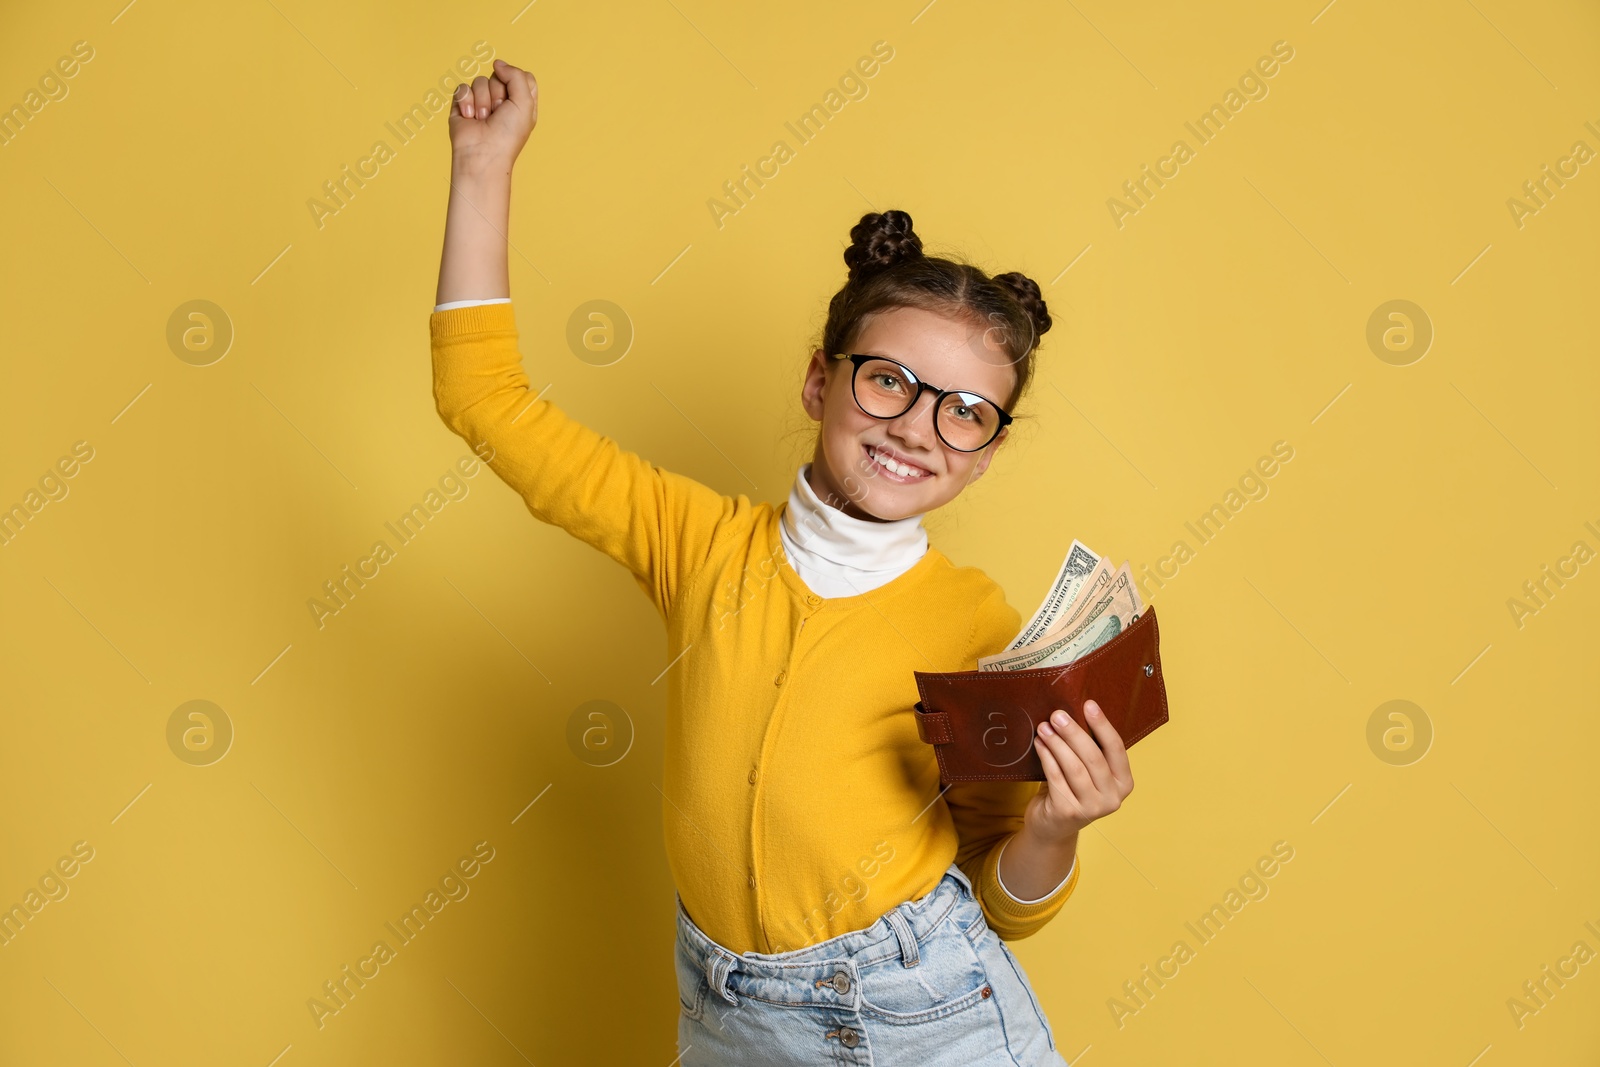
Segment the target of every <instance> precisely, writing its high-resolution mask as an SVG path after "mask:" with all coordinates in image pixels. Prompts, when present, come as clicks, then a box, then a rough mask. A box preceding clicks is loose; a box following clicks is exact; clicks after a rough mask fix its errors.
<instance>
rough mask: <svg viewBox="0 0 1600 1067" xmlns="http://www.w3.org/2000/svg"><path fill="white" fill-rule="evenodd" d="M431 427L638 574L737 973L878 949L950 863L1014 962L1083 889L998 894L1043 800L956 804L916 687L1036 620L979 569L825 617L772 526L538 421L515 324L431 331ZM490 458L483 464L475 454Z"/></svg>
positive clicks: (694, 841)
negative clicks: (877, 940) (924, 728)
mask: <svg viewBox="0 0 1600 1067" xmlns="http://www.w3.org/2000/svg"><path fill="white" fill-rule="evenodd" d="M428 325H429V332H430V334H431V336H432V341H433V393H434V401H435V404H436V406H437V408H438V412H439V416H440V418H442V419H443V420H444V422H445V424H446V425H447V426H449V427H450V429H451V430H453V431H455V432H456V433H458V434H460V435H461V436H462V437H463V438H464V439H465V440H466V441H467V443H468V444H469V445H472V446H474V447H478V446H480V445H481V444H483V443H487V444H488V445H489V446H490V447H492V448H493V449H494V452H493V459H492V461H491V462H490V467H491V468H492V469H493V470H494V472H495V473H496V474H498V475H499V476H500V477H501V478H502V479H504V480H505V481H506V482H507V484H509V485H510V486H511V487H512V488H513V489H515V490H516V491H517V492H518V493H519V494H521V496H522V498H523V500H524V501H525V502H526V503H527V506H528V510H529V511H530V512H532V513H533V515H534V517H535V518H537V519H539V520H540V521H542V522H547V523H553V524H555V525H557V526H560V527H561V528H562V529H564V530H566V531H567V532H568V533H570V534H571V535H572V536H574V537H576V538H578V539H579V540H581V541H584V542H585V543H587V544H589V545H592V546H593V547H595V548H597V549H599V550H600V551H601V552H604V553H605V554H606V555H607V556H610V557H611V558H612V559H614V560H616V561H617V562H618V563H620V564H622V565H623V566H624V567H626V568H627V569H628V570H629V571H630V572H631V573H632V574H633V576H634V580H635V581H636V582H637V583H638V585H639V587H640V588H641V589H642V590H643V591H644V592H645V594H646V595H647V596H648V597H649V598H650V600H651V602H652V603H653V604H654V605H655V606H656V610H657V611H659V612H660V614H661V616H662V619H663V620H664V621H665V623H666V630H667V648H666V658H667V661H668V662H670V663H672V666H671V668H670V669H669V670H668V672H667V676H666V678H665V680H664V683H665V684H666V686H667V713H666V714H667V721H666V731H665V733H666V756H665V768H664V771H663V786H662V789H663V792H664V793H665V795H666V800H665V802H664V803H663V804H662V812H661V817H662V826H663V829H664V831H665V835H666V852H667V860H668V863H669V864H670V866H671V868H672V875H673V880H674V882H675V883H676V886H677V890H678V894H679V896H680V897H681V898H682V899H683V903H684V908H685V909H686V910H687V911H688V913H689V915H690V917H691V918H692V919H693V920H694V922H695V923H696V924H697V925H698V926H699V927H700V928H701V929H702V930H704V931H705V932H706V934H707V935H709V936H710V937H711V938H712V939H713V940H715V941H717V942H718V943H719V944H721V945H723V946H724V947H725V948H728V949H729V950H731V951H733V952H734V953H744V952H760V953H778V952H789V951H792V950H794V949H797V948H802V947H804V946H807V945H811V944H815V943H817V942H819V941H825V940H827V939H829V938H832V937H836V936H837V935H839V934H842V933H846V932H848V931H851V930H858V929H861V928H863V927H865V926H869V925H871V924H872V923H873V922H874V921H875V920H876V919H878V918H879V917H881V916H882V915H883V914H884V913H885V912H887V911H889V910H890V909H892V908H893V907H895V905H897V904H900V903H903V902H905V901H908V900H913V899H916V898H918V897H920V896H922V895H923V894H925V893H927V892H929V891H930V890H932V889H933V888H934V886H936V885H937V884H938V883H939V879H940V877H941V876H943V874H944V872H945V870H946V868H948V867H949V865H950V864H951V862H952V861H954V862H955V863H957V864H959V866H960V868H961V870H962V871H964V872H965V873H966V874H967V876H968V877H969V878H970V879H971V880H972V883H973V886H974V887H975V890H976V894H977V898H978V900H979V902H980V903H981V905H982V907H983V912H984V915H985V916H986V917H987V919H988V921H989V925H990V926H991V927H993V928H994V930H995V931H996V932H997V933H998V934H999V935H1000V936H1001V937H1002V938H1004V939H1006V940H1016V939H1018V938H1022V937H1027V936H1029V935H1030V934H1033V933H1036V932H1037V931H1038V930H1039V929H1041V928H1042V927H1043V926H1044V924H1045V923H1047V922H1048V921H1049V920H1050V919H1051V918H1052V917H1053V916H1054V915H1055V913H1056V912H1057V911H1059V910H1060V909H1061V906H1062V905H1063V904H1064V903H1066V900H1067V897H1069V896H1070V895H1071V894H1072V891H1073V889H1074V888H1075V887H1076V886H1077V883H1078V875H1079V874H1080V872H1081V870H1082V857H1079V862H1078V864H1077V866H1076V867H1074V869H1073V871H1072V875H1071V877H1070V878H1068V879H1067V881H1066V882H1065V883H1064V884H1063V885H1062V886H1061V887H1060V888H1059V889H1057V891H1056V892H1055V893H1054V894H1052V895H1051V896H1050V897H1047V898H1045V899H1044V900H1042V901H1040V902H1038V903H1035V904H1019V903H1018V902H1017V901H1016V900H1015V899H1013V898H1012V897H1010V896H1009V895H1008V894H1007V893H1006V892H1005V890H1004V889H1003V888H1002V887H1001V885H1000V883H999V880H998V879H997V877H996V874H995V868H996V864H997V862H998V858H999V850H1000V847H1001V845H1002V844H1003V843H1004V842H1005V840H1006V839H1007V838H1009V837H1010V836H1011V835H1012V833H1014V832H1015V831H1016V830H1018V829H1020V828H1021V826H1022V812H1023V810H1024V808H1025V807H1026V805H1027V802H1028V800H1029V798H1031V797H1032V796H1033V795H1034V794H1035V793H1037V792H1038V790H1039V788H1040V784H1039V783H1037V782H983V783H960V784H956V785H953V786H950V787H948V788H947V789H945V790H944V791H943V792H942V793H941V790H940V785H939V768H938V764H937V761H936V760H935V759H934V755H933V749H932V747H931V746H930V745H928V744H927V743H926V742H924V741H922V740H921V739H920V738H919V737H918V736H917V728H916V723H915V721H914V719H913V717H912V716H913V714H914V712H913V711H912V705H913V704H915V703H916V701H917V688H916V681H915V679H914V678H913V676H912V671H913V670H924V671H952V670H971V669H974V668H975V667H976V665H977V658H978V656H980V655H987V654H989V653H992V652H998V651H999V650H1001V649H1002V648H1004V647H1005V645H1006V644H1007V643H1008V642H1009V641H1010V640H1011V638H1012V637H1013V636H1014V635H1015V634H1016V633H1017V631H1018V630H1020V629H1021V626H1022V620H1021V618H1020V617H1019V615H1018V614H1017V611H1016V609H1015V608H1013V607H1011V606H1010V605H1009V604H1007V603H1006V599H1005V595H1004V592H1003V591H1002V590H1001V588H1000V587H999V586H998V585H997V584H996V583H995V582H994V581H993V580H991V579H990V578H989V577H988V576H987V575H985V574H984V573H983V571H981V570H979V569H978V568H976V567H958V566H956V565H954V564H953V563H951V562H950V560H948V559H947V558H946V557H945V556H944V555H943V554H942V553H941V552H939V551H938V550H937V549H935V548H933V547H932V546H929V548H928V551H927V553H926V554H925V555H924V556H923V557H922V558H921V559H920V560H918V561H917V562H916V563H915V564H913V565H912V567H911V569H910V570H908V571H906V572H905V573H904V574H901V575H899V576H898V577H896V578H895V579H893V580H892V581H890V582H888V583H887V584H885V585H883V586H880V587H879V588H877V589H873V590H869V591H868V592H866V593H862V594H859V595H856V596H847V597H832V598H826V599H824V598H822V597H819V596H817V595H816V594H814V593H812V592H811V590H810V589H808V588H806V586H805V584H804V582H802V581H801V579H800V576H799V575H798V574H796V573H795V571H794V569H793V568H792V567H791V566H789V564H788V562H787V561H786V560H785V558H784V555H783V547H782V543H781V541H780V540H779V536H778V528H779V522H780V519H781V517H782V514H783V509H784V508H785V507H787V506H788V502H787V500H785V501H784V502H783V503H782V504H780V505H779V506H778V507H776V508H774V507H773V506H772V505H771V504H768V503H766V502H765V501H754V502H752V501H751V500H750V499H749V498H748V497H746V496H744V495H743V494H740V495H739V496H737V497H729V496H723V495H722V494H720V493H718V492H717V491H716V490H714V489H711V488H709V487H708V486H705V485H702V484H701V483H699V482H697V481H695V480H693V479H692V478H688V477H685V476H683V475H680V474H674V473H672V472H671V471H666V470H662V469H661V468H659V467H657V466H654V465H653V464H651V463H649V462H647V461H646V460H644V459H641V458H640V457H639V456H638V455H636V454H634V453H632V452H627V451H624V450H623V449H622V448H620V447H619V446H618V445H617V443H616V441H614V440H612V439H611V438H609V437H605V436H602V435H601V434H599V433H596V432H595V431H593V430H591V429H589V428H588V427H586V426H584V425H583V424H581V423H579V422H577V421H576V420H574V419H572V418H570V417H569V416H567V415H566V414H565V413H564V412H563V411H561V410H560V409H559V408H558V407H556V406H555V405H554V404H552V403H551V402H550V401H549V400H546V399H539V400H534V399H533V394H532V393H530V392H529V391H528V377H527V375H526V374H525V373H524V372H523V369H522V358H521V355H520V354H519V353H518V350H517V331H516V321H515V318H514V316H513V314H512V310H511V305H510V304H488V305H480V306H477V307H465V308H452V309H449V310H446V311H437V312H434V313H433V314H432V316H431V317H430V319H429V324H428ZM484 451H485V453H486V454H487V450H484Z"/></svg>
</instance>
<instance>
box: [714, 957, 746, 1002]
mask: <svg viewBox="0 0 1600 1067" xmlns="http://www.w3.org/2000/svg"><path fill="white" fill-rule="evenodd" d="M734 962H735V961H734V959H733V957H732V956H729V955H728V954H727V953H725V952H722V951H721V950H719V949H712V950H711V951H710V952H708V953H706V984H707V985H709V986H710V987H711V991H712V992H713V993H716V994H717V995H718V996H720V997H721V998H722V999H723V1000H726V1001H727V1002H728V1003H729V1004H737V1003H739V998H738V997H735V996H734V995H733V992H732V991H731V990H730V989H728V975H729V974H730V973H731V972H732V971H733V965H734Z"/></svg>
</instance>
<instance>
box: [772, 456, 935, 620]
mask: <svg viewBox="0 0 1600 1067" xmlns="http://www.w3.org/2000/svg"><path fill="white" fill-rule="evenodd" d="M810 471H811V464H810V463H803V464H801V465H800V470H799V471H798V472H797V473H796V474H795V478H794V484H793V485H792V486H791V487H790V488H789V506H788V508H786V509H785V510H784V513H783V523H782V524H781V525H780V527H779V529H778V536H779V537H781V538H782V539H783V552H784V555H786V556H787V557H788V558H789V564H790V566H792V567H794V569H795V572H796V573H797V574H799V575H800V578H801V580H802V581H804V582H805V583H806V586H807V587H808V588H810V590H811V591H812V592H813V593H816V594H817V595H818V596H821V597H830V598H831V597H846V596H855V595H856V594H857V593H865V592H867V591H869V590H872V589H876V588H878V587H879V586H880V585H887V584H888V583H889V582H891V581H893V580H894V579H895V578H898V577H899V576H900V575H902V574H904V573H905V572H906V571H908V570H910V569H911V567H912V565H913V564H915V563H916V562H917V560H919V559H921V558H922V557H923V556H924V555H925V554H926V553H927V551H928V531H927V530H925V529H923V527H922V516H921V515H909V516H907V517H906V518H903V519H893V520H891V521H889V522H875V521H872V520H870V519H858V518H855V517H854V516H851V515H846V514H845V513H844V512H843V511H841V510H839V508H837V507H832V506H829V505H828V504H825V503H823V501H822V498H821V497H819V496H817V494H816V492H815V490H813V489H812V488H811V483H810V482H809V481H807V480H806V475H807V474H809V473H810Z"/></svg>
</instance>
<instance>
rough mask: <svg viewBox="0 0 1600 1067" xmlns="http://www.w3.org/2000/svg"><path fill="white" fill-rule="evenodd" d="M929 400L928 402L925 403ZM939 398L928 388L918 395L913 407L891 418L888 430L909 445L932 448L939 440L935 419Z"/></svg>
mask: <svg viewBox="0 0 1600 1067" xmlns="http://www.w3.org/2000/svg"><path fill="white" fill-rule="evenodd" d="M923 401H927V403H923ZM936 405H937V398H935V397H934V395H933V393H931V392H928V391H926V390H924V391H923V393H922V395H921V396H919V397H917V399H916V401H915V402H913V403H912V405H911V407H909V408H908V409H906V410H905V411H904V412H902V413H901V414H900V415H898V416H897V417H895V418H893V419H891V420H889V426H888V430H889V432H890V433H892V434H894V435H895V436H896V437H898V438H899V439H900V440H902V441H904V442H906V444H907V445H915V446H920V447H922V448H931V447H933V446H934V445H935V444H936V443H937V442H938V440H939V436H938V432H937V431H936V430H935V429H934V425H933V419H934V413H935V411H936V410H937V408H936Z"/></svg>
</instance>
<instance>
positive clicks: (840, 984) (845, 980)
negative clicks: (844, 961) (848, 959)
mask: <svg viewBox="0 0 1600 1067" xmlns="http://www.w3.org/2000/svg"><path fill="white" fill-rule="evenodd" d="M833 991H834V992H835V993H841V994H842V993H848V992H850V976H849V975H847V974H845V973H844V972H843V971H840V972H839V973H838V974H836V975H834V976H833Z"/></svg>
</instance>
